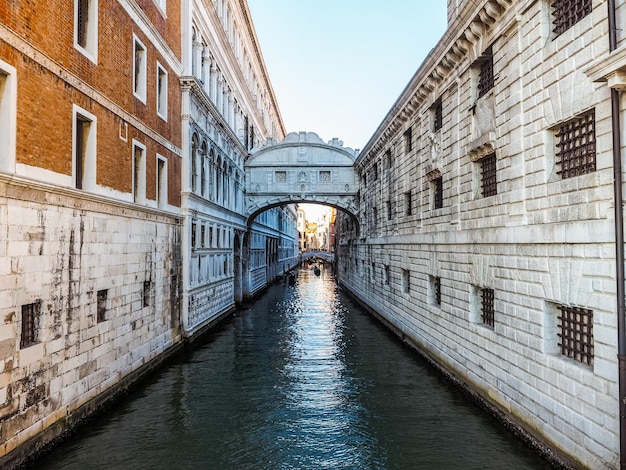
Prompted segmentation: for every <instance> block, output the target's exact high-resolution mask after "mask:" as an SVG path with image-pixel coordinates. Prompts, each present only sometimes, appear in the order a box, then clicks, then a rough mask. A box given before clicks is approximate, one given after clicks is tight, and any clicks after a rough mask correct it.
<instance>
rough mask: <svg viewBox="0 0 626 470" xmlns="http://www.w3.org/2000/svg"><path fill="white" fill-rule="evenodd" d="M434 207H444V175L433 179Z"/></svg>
mask: <svg viewBox="0 0 626 470" xmlns="http://www.w3.org/2000/svg"><path fill="white" fill-rule="evenodd" d="M433 207H434V208H435V209H441V208H442V207H443V176H440V177H438V178H435V179H434V180H433Z"/></svg>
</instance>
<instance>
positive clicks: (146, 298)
mask: <svg viewBox="0 0 626 470" xmlns="http://www.w3.org/2000/svg"><path fill="white" fill-rule="evenodd" d="M151 287H152V283H151V282H150V281H143V293H142V299H143V306H144V307H148V306H150V290H151Z"/></svg>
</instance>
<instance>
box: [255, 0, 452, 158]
mask: <svg viewBox="0 0 626 470" xmlns="http://www.w3.org/2000/svg"><path fill="white" fill-rule="evenodd" d="M248 7H249V8H250V12H251V14H252V21H253V23H254V26H255V29H256V33H257V37H258V39H259V43H260V45H261V52H262V54H263V57H264V59H265V65H266V67H267V70H268V73H269V77H270V81H271V82H272V87H273V89H274V94H275V95H276V99H277V101H278V107H279V109H280V113H281V115H282V118H283V122H284V124H285V128H286V131H287V132H298V131H309V132H315V133H317V134H318V135H319V136H320V137H321V138H322V139H323V140H324V141H329V140H330V139H332V138H333V137H338V138H339V139H340V140H342V141H343V143H344V147H351V148H354V149H361V148H363V147H365V144H366V143H367V141H368V140H369V139H370V137H371V136H372V135H373V134H374V132H375V131H376V129H377V128H378V125H379V124H380V123H381V122H382V121H383V119H384V117H385V116H386V114H387V112H388V111H389V110H390V109H391V107H392V106H393V104H394V102H395V101H396V99H397V98H398V97H399V96H400V93H401V92H402V90H403V89H404V87H405V86H406V85H407V84H408V82H409V81H410V79H411V77H412V76H413V74H414V73H415V72H416V71H417V68H418V67H419V65H420V64H421V63H422V61H423V60H424V58H425V57H426V56H427V55H428V53H429V51H430V50H431V49H432V48H433V47H435V45H436V44H437V42H438V41H439V39H440V38H441V37H442V35H443V33H444V32H445V29H446V22H447V18H446V8H447V1H446V0H385V1H381V0H248Z"/></svg>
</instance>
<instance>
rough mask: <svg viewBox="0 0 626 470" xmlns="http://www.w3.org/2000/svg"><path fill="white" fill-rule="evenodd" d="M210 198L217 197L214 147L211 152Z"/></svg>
mask: <svg viewBox="0 0 626 470" xmlns="http://www.w3.org/2000/svg"><path fill="white" fill-rule="evenodd" d="M209 199H210V200H211V201H213V200H214V199H215V153H214V152H213V149H211V150H210V152H209Z"/></svg>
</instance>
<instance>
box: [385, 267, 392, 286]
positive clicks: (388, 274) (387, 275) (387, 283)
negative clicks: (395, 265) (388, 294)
mask: <svg viewBox="0 0 626 470" xmlns="http://www.w3.org/2000/svg"><path fill="white" fill-rule="evenodd" d="M390 279H391V271H390V269H389V265H388V264H386V265H385V284H386V285H389V281H390Z"/></svg>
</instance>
